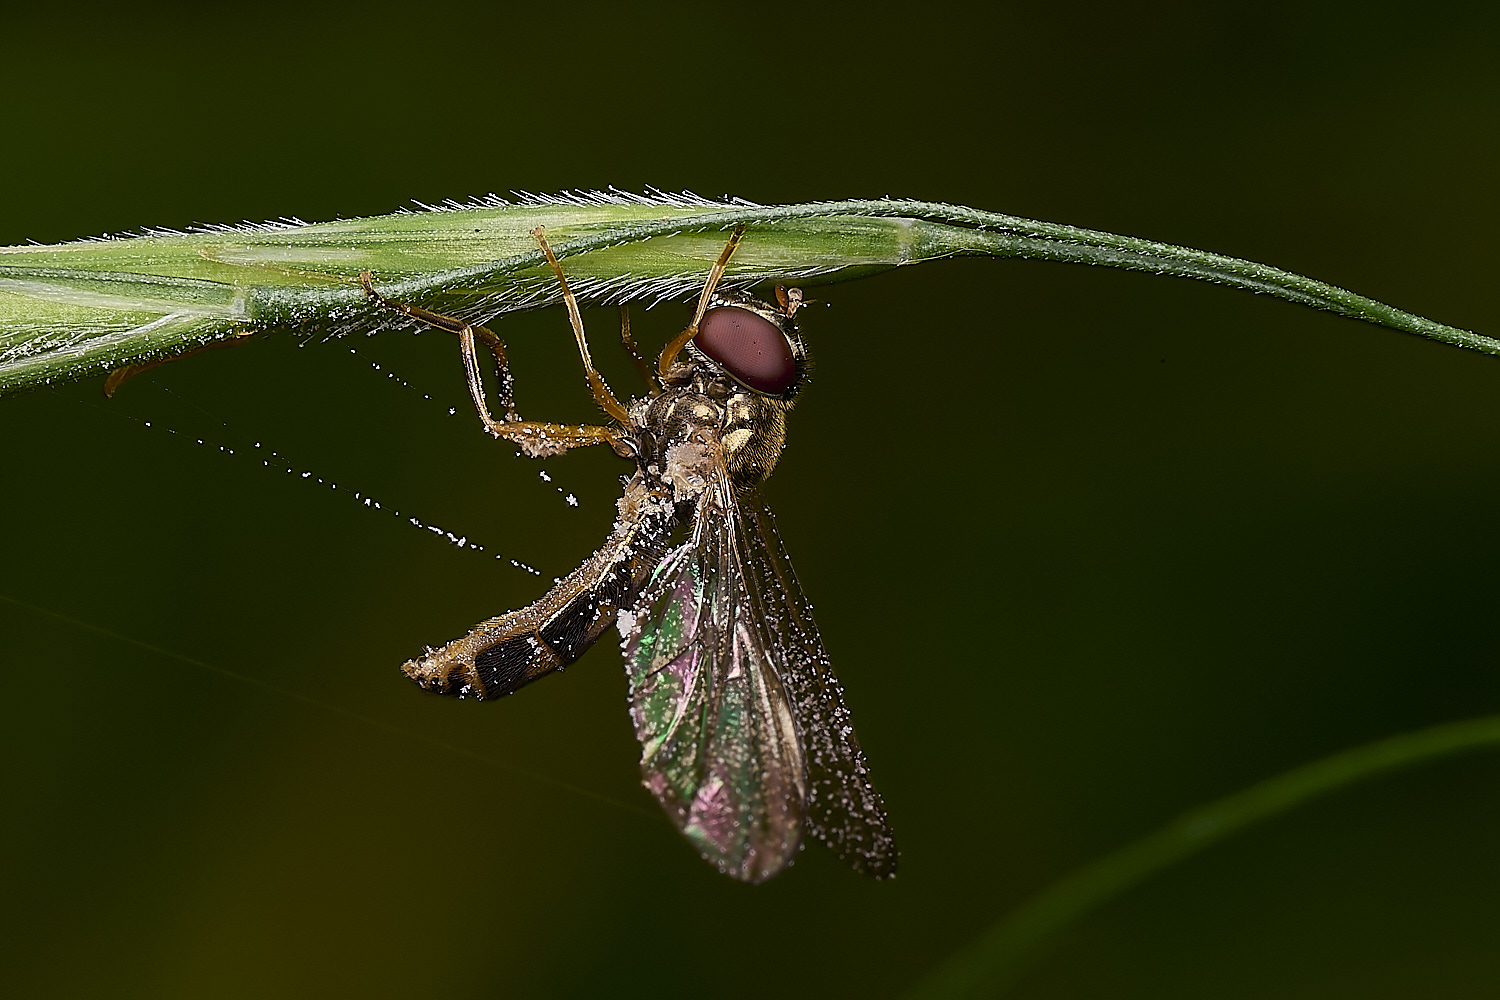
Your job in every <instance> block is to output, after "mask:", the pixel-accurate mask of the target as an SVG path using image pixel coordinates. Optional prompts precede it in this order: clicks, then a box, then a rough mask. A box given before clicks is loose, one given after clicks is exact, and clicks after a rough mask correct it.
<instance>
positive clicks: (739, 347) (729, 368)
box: [693, 306, 797, 396]
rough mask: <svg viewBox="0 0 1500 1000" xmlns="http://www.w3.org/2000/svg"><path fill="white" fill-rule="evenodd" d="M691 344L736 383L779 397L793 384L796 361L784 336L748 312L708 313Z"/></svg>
mask: <svg viewBox="0 0 1500 1000" xmlns="http://www.w3.org/2000/svg"><path fill="white" fill-rule="evenodd" d="M693 343H694V344H696V345H698V349H699V350H700V351H702V352H703V353H704V354H707V355H708V356H709V357H710V358H712V359H713V360H714V361H717V362H718V363H719V365H720V366H721V367H722V368H723V369H724V370H725V371H726V372H728V373H729V374H730V375H731V376H733V377H734V378H735V379H736V380H737V381H739V382H741V383H743V384H744V385H747V386H749V387H750V388H752V389H754V390H756V391H757V392H763V393H765V394H766V395H768V396H779V395H781V394H782V393H784V392H786V391H787V390H789V389H791V387H792V386H793V385H794V384H795V383H796V381H797V361H796V359H795V358H794V357H793V356H792V347H791V345H790V344H788V343H787V340H786V335H785V334H783V333H782V332H781V331H780V330H778V329H777V328H776V325H775V324H774V323H771V322H770V321H769V320H766V319H762V318H761V317H759V316H757V315H755V313H753V312H751V311H750V310H748V309H738V308H736V307H734V306H720V307H719V308H717V309H710V310H709V311H708V312H707V313H705V314H704V316H703V322H702V323H699V324H698V336H697V337H696V338H694V340H693Z"/></svg>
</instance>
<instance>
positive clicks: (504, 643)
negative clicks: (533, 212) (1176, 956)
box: [361, 227, 897, 882]
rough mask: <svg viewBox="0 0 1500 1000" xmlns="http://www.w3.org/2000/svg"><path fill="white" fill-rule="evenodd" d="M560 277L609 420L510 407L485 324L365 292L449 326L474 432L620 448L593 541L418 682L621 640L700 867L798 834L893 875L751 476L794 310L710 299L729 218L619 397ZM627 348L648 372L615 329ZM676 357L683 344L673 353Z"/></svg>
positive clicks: (653, 761) (762, 853)
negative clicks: (491, 371)
mask: <svg viewBox="0 0 1500 1000" xmlns="http://www.w3.org/2000/svg"><path fill="white" fill-rule="evenodd" d="M533 235H534V236H535V237H536V239H537V241H538V243H539V244H540V245H541V248H542V250H543V252H544V253H545V255H546V257H547V260H548V263H549V264H550V265H551V267H552V270H553V272H554V273H555V274H556V276H557V280H558V282H559V283H560V284H561V286H562V295H563V301H564V303H565V305H566V307H567V310H568V317H569V321H570V323H571V325H572V328H573V333H574V335H575V337H576V338H577V341H578V350H579V354H580V357H581V358H582V361H583V369H584V373H585V375H586V377H587V379H588V382H589V386H590V388H591V389H592V391H593V394H594V397H595V399H596V400H597V402H598V403H599V405H600V406H601V408H603V409H604V410H605V412H606V413H608V414H609V416H610V417H611V418H613V421H614V423H613V425H612V426H582V425H564V424H549V423H540V422H534V421H524V420H521V419H520V418H519V417H518V416H517V414H516V412H515V407H514V402H513V396H512V379H511V375H510V372H509V368H508V366H507V364H506V359H505V347H504V344H503V343H502V342H501V340H500V338H499V337H497V336H496V335H495V334H494V333H493V332H491V331H489V330H487V329H485V328H484V327H481V326H473V325H471V324H468V323H465V322H463V321H461V320H456V319H452V318H450V317H446V316H442V315H440V314H437V313H432V312H429V311H427V310H424V309H420V308H417V307H415V306H411V305H406V304H403V303H398V302H392V301H391V300H388V299H386V298H384V297H383V296H381V295H380V294H379V293H378V292H376V290H375V288H374V285H373V283H372V279H371V277H370V275H369V274H365V275H362V276H361V281H362V283H363V284H364V287H365V290H366V292H367V293H368V294H369V295H370V297H371V298H373V299H375V300H376V301H378V302H380V303H382V304H384V305H386V306H389V307H392V308H395V309H400V310H401V311H403V312H405V313H406V314H407V315H408V316H411V317H413V318H415V319H418V320H420V321H422V322H424V323H427V324H430V325H433V326H436V327H439V328H442V329H445V330H449V331H450V332H453V333H457V334H458V335H459V344H460V352H461V354H462V357H463V363H464V368H465V371H466V373H467V378H468V383H469V390H470V393H471V395H472V396H473V398H474V404H475V407H476V408H477V409H478V411H479V416H480V420H481V421H482V423H483V425H484V428H485V429H486V430H487V431H488V432H489V433H490V434H492V435H493V436H494V437H496V438H499V439H503V440H506V441H511V442H513V443H515V444H517V445H518V446H519V447H520V449H521V451H522V452H523V453H525V454H528V455H530V456H533V457H542V456H547V455H554V454H557V453H560V452H563V451H567V450H569V449H571V448H575V447H581V446H584V445H591V444H607V445H609V446H610V447H611V448H612V449H613V450H614V451H615V452H616V453H617V454H619V455H620V456H621V457H623V458H627V459H630V460H632V461H633V462H635V466H636V469H635V473H634V475H633V476H631V477H630V479H629V480H628V482H627V483H626V486H625V493H624V496H622V497H621V498H620V500H619V501H618V508H619V515H618V517H617V518H616V519H615V523H614V528H613V530H612V532H611V534H610V536H609V539H608V540H607V541H606V542H605V543H604V545H603V547H602V548H600V549H599V550H598V551H597V552H595V553H594V554H593V555H592V556H590V557H589V558H588V559H587V560H585V561H584V563H583V565H581V566H580V567H578V569H576V570H574V571H573V572H572V573H570V574H569V575H568V576H567V577H566V578H565V579H563V580H561V581H560V582H559V583H557V585H556V586H554V587H553V588H552V589H551V590H550V591H549V592H548V593H547V594H546V595H545V596H543V597H542V598H540V599H539V600H538V601H536V603H534V604H532V605H530V606H529V607H526V608H522V609H520V610H519V611H512V612H510V613H508V614H505V615H501V616H500V617H498V618H492V619H490V620H489V621H486V622H483V623H482V624H480V625H478V626H476V627H475V628H474V630H473V631H471V632H470V633H469V634H468V635H466V636H464V637H463V638H461V639H456V640H454V641H453V642H450V643H448V644H447V645H445V646H443V647H442V648H440V649H432V648H429V649H428V650H427V652H426V654H425V655H423V656H421V657H419V658H418V659H415V660H410V661H408V662H407V663H406V664H405V665H404V666H403V668H402V669H403V671H404V672H405V673H406V675H407V676H408V677H410V678H411V679H412V680H414V681H416V682H417V683H418V684H419V685H421V686H422V687H423V688H425V689H426V690H428V691H436V692H440V693H442V694H452V695H457V696H458V697H460V698H464V697H473V698H481V699H483V698H495V697H499V696H500V695H506V694H512V693H513V692H515V691H517V690H519V689H520V688H521V687H522V686H524V685H526V684H529V683H531V682H532V681H534V680H537V679H538V678H540V677H542V676H543V675H545V674H548V673H550V672H552V671H553V670H556V669H558V668H560V667H565V666H567V665H568V664H570V663H572V662H573V661H574V660H576V659H578V657H580V656H582V655H583V653H584V652H585V651H586V650H587V649H588V648H589V647H590V646H591V645H593V643H594V642H595V641H596V640H597V639H598V638H599V637H600V636H601V635H602V634H603V633H604V632H605V630H606V629H608V628H609V627H610V626H611V625H613V626H615V627H616V628H617V629H618V631H619V634H620V636H621V647H622V649H623V652H624V657H625V670H626V673H627V674H628V676H629V681H630V715H631V720H632V721H633V722H634V724H635V732H636V736H637V737H638V738H639V740H640V743H641V773H642V779H643V783H644V784H645V786H646V787H647V788H649V789H650V790H651V792H652V794H654V795H655V796H656V798H657V800H658V801H659V802H661V804H662V807H663V808H664V809H665V810H666V812H667V815H668V816H669V817H670V818H671V820H672V822H673V823H674V824H676V826H677V828H678V829H679V830H680V831H682V833H683V834H684V835H685V836H686V837H687V839H688V840H689V841H690V842H691V843H692V844H693V846H694V847H695V848H697V850H698V852H699V853H700V854H701V855H702V856H703V858H704V859H705V860H707V861H708V862H710V863H711V864H714V865H716V866H717V867H718V869H719V870H720V871H721V872H724V873H725V874H728V875H731V876H733V877H735V878H737V879H742V880H744V881H746V882H761V881H764V880H765V879H768V878H770V877H771V876H773V875H775V874H776V873H777V872H779V871H781V870H782V869H783V868H785V867H786V866H787V865H789V864H791V862H792V860H793V858H794V856H795V855H796V853H797V851H798V850H799V849H800V846H801V842H802V837H803V835H804V833H811V834H812V835H813V836H814V837H816V838H818V839H819V840H822V841H823V842H824V843H825V844H827V845H828V846H829V847H830V848H832V849H833V851H834V853H835V854H837V855H838V856H839V857H840V858H842V859H844V860H845V861H846V862H848V863H849V864H850V865H852V866H853V867H854V868H855V870H857V871H860V872H863V873H865V874H868V875H872V876H874V877H876V878H883V877H886V876H889V875H892V874H894V872H895V869H896V857H897V855H896V847H895V843H894V840H893V839H892V837H891V833H890V829H889V827H888V825H887V821H886V816H885V808H884V805H883V803H882V802H881V799H880V795H879V793H878V792H876V790H875V788H874V786H873V785H871V783H870V778H869V772H868V769H867V767H866V765H865V758H864V754H863V753H862V752H861V751H860V748H859V743H858V742H857V741H856V739H855V736H854V730H853V727H852V726H851V725H850V718H849V710H848V708H846V707H845V705H844V695H843V689H842V688H841V687H840V685H839V682H838V680H837V679H836V678H835V677H834V675H833V672H832V670H831V669H830V667H829V663H828V656H827V654H826V653H825V652H824V650H823V643H822V640H821V639H820V638H819V636H818V630H817V628H816V626H814V624H813V620H812V614H811V611H810V608H809V607H808V603H807V599H806V598H805V597H804V596H803V594H802V590H801V588H800V587H798V585H797V579H796V576H795V575H794V574H793V572H792V566H791V563H790V562H789V561H788V559H787V556H786V552H785V550H784V549H783V547H782V544H781V539H780V538H779V537H778V536H777V534H776V529H775V527H774V526H773V524H772V521H771V514H770V512H769V511H768V510H767V509H766V508H765V506H764V505H763V504H762V503H761V502H760V500H759V499H758V498H757V497H756V494H755V487H756V486H758V485H759V484H760V483H761V482H763V481H764V480H765V479H766V477H767V476H769V475H770V474H771V471H772V469H774V468H775V465H776V461H777V459H778V458H779V457H780V454H781V450H782V447H783V445H784V442H785V438H786V414H787V411H788V410H790V409H791V407H792V401H793V398H794V396H795V395H796V393H797V390H798V389H799V387H800V385H801V383H802V381H803V379H804V376H805V373H806V364H807V362H806V358H807V354H806V350H805V348H804V346H803V344H802V341H801V339H800V338H799V336H798V334H797V331H796V326H795V323H794V322H793V314H794V313H795V312H796V310H797V307H798V305H799V304H800V303H801V293H800V292H799V291H798V290H796V289H790V290H788V289H784V288H781V287H778V288H777V289H776V298H777V303H776V304H775V305H773V304H771V303H768V302H764V301H761V300H760V299H757V298H755V297H753V296H751V295H749V294H746V293H735V294H715V288H716V286H717V285H718V282H719V279H720V278H721V277H722V275H723V273H724V269H725V267H726V266H727V264H728V262H729V259H730V257H731V255H732V254H733V253H734V249H735V247H736V246H737V245H738V243H739V241H740V238H741V236H742V235H743V228H741V229H737V230H735V232H734V234H733V235H732V236H731V238H730V240H729V243H728V245H727V246H726V247H725V248H724V252H723V253H722V254H721V255H720V257H719V259H718V261H717V262H716V263H715V264H714V265H713V267H712V269H711V270H710V272H709V277H708V280H707V282H706V284H705V285H704V288H703V292H702V294H701V295H700V296H699V299H698V305H697V310H696V312H695V314H694V316H693V321H692V323H691V324H689V325H688V327H687V329H686V330H684V331H683V332H682V333H681V334H680V335H679V336H677V337H676V338H674V339H673V340H672V341H671V342H670V343H668V344H667V346H666V347H665V348H664V349H663V350H662V353H661V355H660V357H659V358H658V359H657V365H656V371H655V378H654V385H653V387H652V390H651V393H650V394H649V395H648V396H647V397H645V398H643V399H637V400H634V401H633V402H632V403H631V404H630V406H629V407H628V408H627V407H625V406H623V405H621V404H620V402H619V401H618V400H617V399H616V398H615V396H614V395H613V393H612V392H611V391H610V389H609V387H608V386H607V385H606V384H605V383H604V380H603V379H602V378H601V377H600V375H599V373H598V372H597V371H596V370H595V369H594V365H593V361H592V360H591V358H590V356H589V349H588V343H587V341H586V339H585V337H584V332H583V321H582V318H581V316H580V314H579V311H578V302H577V300H576V298H575V297H574V296H573V293H572V291H571V290H570V289H569V288H568V282H567V279H566V278H565V277H564V275H563V271H562V267H561V265H560V264H559V263H558V261H557V257H556V256H555V255H554V253H553V252H552V249H551V247H550V246H549V245H548V243H547V240H546V236H545V234H544V233H543V231H542V229H541V228H540V227H539V228H538V229H536V230H534V232H533ZM476 339H478V340H481V341H483V342H484V344H485V345H486V347H487V348H488V349H489V350H490V352H491V353H492V354H493V355H494V357H495V360H496V364H497V367H498V383H499V384H498V392H497V395H498V399H499V402H500V404H501V406H503V408H504V412H505V417H504V419H503V420H496V419H494V418H493V417H492V416H491V415H490V412H489V409H488V407H487V406H486V403H485V391H484V386H483V382H482V380H481V373H480V367H479V362H478V358H477V355H476V351H475V341H476ZM622 339H623V341H624V343H625V346H626V348H627V350H629V351H630V353H631V355H632V357H634V359H635V361H636V363H637V365H638V366H639V367H640V368H641V370H642V371H643V372H645V373H647V374H648V376H649V374H650V373H649V371H648V369H647V367H646V365H645V363H644V362H643V361H642V360H641V358H640V355H639V353H638V352H637V351H636V349H635V345H634V342H633V341H632V340H631V338H630V334H629V325H628V317H627V319H626V321H625V325H624V328H623V331H622ZM679 356H681V357H679Z"/></svg>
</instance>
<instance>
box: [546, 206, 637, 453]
mask: <svg viewBox="0 0 1500 1000" xmlns="http://www.w3.org/2000/svg"><path fill="white" fill-rule="evenodd" d="M531 235H532V236H535V237H536V241H537V243H538V244H539V245H540V246H541V248H542V253H544V254H546V255H547V263H548V264H551V265H552V273H554V274H556V275H557V283H558V284H560V285H562V293H563V303H564V304H565V305H566V306H567V307H568V321H569V322H570V323H572V324H573V336H574V337H575V338H576V339H577V341H578V356H579V357H581V358H582V359H583V373H584V375H585V376H587V378H588V380H589V391H590V392H592V393H593V394H594V401H595V402H596V403H598V404H599V407H600V409H602V410H603V411H604V412H605V413H608V414H609V415H610V416H611V417H613V418H614V419H616V420H618V421H619V422H620V423H622V424H628V423H629V422H630V414H628V413H626V412H625V407H623V406H621V405H620V401H619V400H618V399H616V398H615V394H614V393H612V392H610V391H609V386H607V385H605V384H604V379H603V378H602V377H600V375H599V372H598V371H596V370H595V369H594V359H593V358H591V357H589V342H588V340H587V338H585V337H584V335H583V317H582V316H581V315H580V314H579V312H578V300H577V299H576V298H574V297H573V290H572V289H571V288H569V287H568V279H567V278H564V277H563V271H562V265H561V264H559V263H558V262H557V255H556V254H554V253H553V252H552V247H551V246H549V245H548V243H547V236H546V233H545V232H543V228H542V227H541V226H537V227H536V228H535V229H533V230H532V231H531Z"/></svg>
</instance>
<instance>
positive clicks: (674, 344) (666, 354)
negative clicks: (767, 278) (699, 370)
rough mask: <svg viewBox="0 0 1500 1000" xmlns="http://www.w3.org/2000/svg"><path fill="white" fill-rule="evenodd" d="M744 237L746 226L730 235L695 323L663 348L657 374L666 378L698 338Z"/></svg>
mask: <svg viewBox="0 0 1500 1000" xmlns="http://www.w3.org/2000/svg"><path fill="white" fill-rule="evenodd" d="M744 235H745V227H744V226H735V227H734V232H732V233H730V234H729V243H728V244H726V245H725V247H724V252H723V253H721V254H719V259H718V260H717V261H716V262H715V263H714V266H713V267H712V268H711V269H710V270H709V272H708V281H707V282H706V283H704V285H703V294H702V295H700V296H698V310H697V311H696V312H694V313H693V322H692V323H690V324H689V325H688V328H687V329H686V330H683V331H682V332H681V333H679V334H678V335H677V336H676V337H673V338H672V339H671V340H670V341H669V342H668V343H667V346H666V347H663V348H662V350H661V357H659V358H657V359H656V371H657V374H659V375H662V376H665V375H666V374H667V372H668V370H670V369H671V367H672V362H674V361H676V360H677V352H679V351H681V350H682V348H683V346H684V345H686V344H687V342H688V341H690V340H692V339H693V338H694V337H696V336H698V324H699V323H702V322H703V314H704V313H706V312H708V302H709V300H710V299H712V298H713V296H714V288H715V287H717V286H718V284H719V279H720V278H722V277H724V268H726V267H728V266H729V258H730V257H733V256H734V248H735V247H737V246H739V245H740V237H742V236H744Z"/></svg>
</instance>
